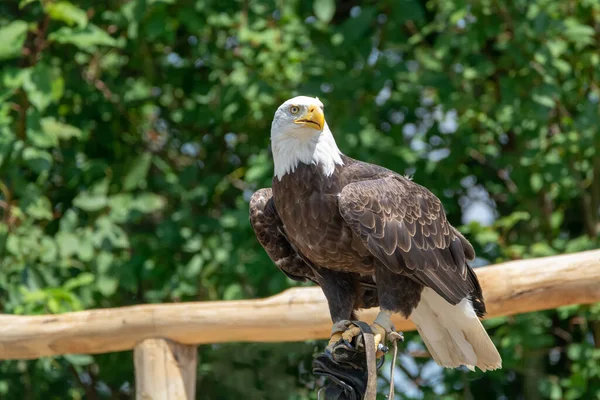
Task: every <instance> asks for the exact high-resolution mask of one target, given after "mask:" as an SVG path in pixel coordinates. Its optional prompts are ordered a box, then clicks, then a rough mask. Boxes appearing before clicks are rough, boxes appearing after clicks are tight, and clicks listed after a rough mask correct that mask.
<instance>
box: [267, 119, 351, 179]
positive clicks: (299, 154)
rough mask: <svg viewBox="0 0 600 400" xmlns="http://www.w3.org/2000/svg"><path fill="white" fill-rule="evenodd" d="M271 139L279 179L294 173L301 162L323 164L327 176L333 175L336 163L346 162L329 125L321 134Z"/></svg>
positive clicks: (283, 136) (322, 168)
mask: <svg viewBox="0 0 600 400" xmlns="http://www.w3.org/2000/svg"><path fill="white" fill-rule="evenodd" d="M271 140H272V142H271V147H272V149H273V162H274V164H275V176H276V177H277V178H279V180H281V178H283V176H284V175H286V174H290V173H293V172H294V171H295V170H296V168H297V167H298V165H299V164H300V163H303V164H308V165H311V164H313V165H319V166H321V171H322V172H323V174H324V175H325V176H331V175H332V174H333V172H334V171H335V166H336V165H343V164H344V162H343V161H342V153H341V151H340V149H339V148H338V147H337V144H336V143H335V139H334V138H333V134H332V133H331V131H330V130H329V127H328V126H327V125H326V126H325V129H323V132H321V134H319V135H315V136H311V137H303V136H301V135H281V136H278V137H272V139H271Z"/></svg>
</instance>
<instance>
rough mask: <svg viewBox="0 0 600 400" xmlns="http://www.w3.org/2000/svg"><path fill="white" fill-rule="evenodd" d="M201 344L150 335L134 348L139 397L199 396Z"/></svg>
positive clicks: (185, 399) (174, 399) (182, 399)
mask: <svg viewBox="0 0 600 400" xmlns="http://www.w3.org/2000/svg"><path fill="white" fill-rule="evenodd" d="M197 355H198V351H197V346H194V345H183V344H181V343H177V342H174V341H172V340H169V339H146V340H144V341H142V342H140V343H138V344H137V345H136V346H135V348H134V350H133V358H134V364H135V391H136V400H193V399H195V398H196V365H197V362H198V359H197Z"/></svg>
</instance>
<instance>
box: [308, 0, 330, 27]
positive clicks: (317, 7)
mask: <svg viewBox="0 0 600 400" xmlns="http://www.w3.org/2000/svg"><path fill="white" fill-rule="evenodd" d="M313 11H314V13H315V16H316V17H317V18H318V19H319V20H321V21H323V22H325V23H329V22H330V21H331V19H332V18H333V16H334V15H335V0H315V2H314V3H313Z"/></svg>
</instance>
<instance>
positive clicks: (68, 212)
mask: <svg viewBox="0 0 600 400" xmlns="http://www.w3.org/2000/svg"><path fill="white" fill-rule="evenodd" d="M599 24H600V3H598V2H597V1H595V0H582V1H575V0H537V1H531V0H515V1H504V0H501V1H489V0H482V1H478V2H465V1H449V0H429V1H425V0H421V1H418V0H406V1H403V2H401V5H400V3H398V2H394V1H391V0H379V1H368V2H353V1H350V2H342V1H334V0H327V1H325V0H324V1H319V2H317V1H314V2H312V3H311V2H308V3H306V2H300V1H297V0H293V1H289V2H273V1H266V2H236V1H225V2H215V1H201V0H198V1H194V0H189V1H178V2H176V1H164V0H163V1H160V0H132V1H128V2H115V1H109V2H107V3H101V2H92V1H89V0H84V1H78V2H75V1H72V2H69V1H63V0H58V1H55V0H44V1H39V0H22V1H16V0H10V1H3V2H0V61H1V64H0V310H1V311H2V312H4V313H14V314H47V313H61V312H66V311H74V310H82V309H90V308H98V307H117V306H124V305H129V304H138V303H150V302H172V301H190V300H218V299H239V298H255V297H264V296H268V295H271V294H274V293H278V292H280V291H281V290H283V289H285V288H287V287H289V286H290V285H292V284H294V283H293V282H290V281H289V280H287V279H286V278H285V276H284V275H283V274H281V273H278V272H277V271H276V268H275V266H274V265H272V263H271V262H270V260H269V259H268V257H267V256H266V254H265V253H264V251H263V250H262V249H261V248H260V246H259V244H258V242H257V241H256V239H255V237H254V235H253V233H252V231H251V228H250V226H249V223H248V211H247V207H248V203H247V202H248V199H249V196H250V194H251V193H252V192H253V191H254V190H256V189H257V188H260V187H264V186H270V179H271V176H272V168H273V165H272V161H271V157H270V155H269V151H268V144H269V129H270V122H271V117H272V115H273V112H274V110H275V108H276V107H277V106H278V105H279V104H280V103H281V102H282V101H284V100H285V99H287V98H289V97H291V96H292V95H296V94H308V95H315V96H319V97H320V98H321V99H322V100H323V102H324V103H325V105H326V115H327V119H328V122H329V125H330V126H331V127H332V129H333V131H334V133H335V135H336V138H337V140H338V143H339V145H340V147H341V148H342V150H343V151H344V152H345V153H346V154H348V155H350V156H353V157H356V158H359V159H362V160H365V161H371V162H376V163H378V164H382V165H384V166H387V167H389V168H392V169H394V170H396V171H399V172H406V173H410V174H413V175H414V179H415V180H416V181H417V182H419V183H420V184H423V185H425V186H427V187H428V188H430V189H431V190H432V191H433V192H434V193H435V194H437V195H438V196H439V197H440V198H441V199H442V201H443V202H444V206H445V208H446V210H447V212H448V215H449V218H450V219H451V221H452V222H453V223H454V224H455V225H457V226H460V225H461V224H463V223H464V226H463V228H462V229H463V231H464V232H465V234H466V235H467V236H468V237H469V238H470V239H471V240H472V241H473V243H474V245H475V247H476V250H477V252H478V255H479V256H480V259H479V260H478V262H479V264H486V263H494V262H500V261H504V260H510V259H521V258H529V257H538V256H546V255H553V254H560V253H568V252H575V251H582V250H586V249H592V248H597V247H598V245H599V226H600V216H599V214H598V210H599V208H600V161H599V160H600V157H599V155H598V153H599V151H600V133H599V132H598V127H599V126H600V112H599V111H600V110H599V100H600V89H599V88H600V83H599V82H600V68H599V64H600V43H599V42H598V38H599V36H598V26H599ZM475 206H479V207H480V209H481V207H484V209H486V210H488V211H487V214H490V218H489V220H488V221H487V222H485V220H484V219H482V218H475V220H474V219H473V218H472V215H473V210H474V209H475V208H474V207H475ZM482 214H486V212H479V217H481V215H482ZM598 320H600V308H599V307H598V306H597V305H595V306H586V307H579V306H569V307H563V308H560V309H558V310H551V311H545V312H539V313H532V314H527V315H519V316H515V317H507V318H496V319H493V320H489V321H487V322H486V324H487V326H488V328H489V331H490V332H491V333H492V334H493V338H494V341H495V342H496V343H497V345H498V346H499V349H500V351H501V353H502V356H503V358H504V369H503V370H501V371H495V372H492V373H487V374H481V373H467V372H465V371H462V370H456V371H444V372H443V375H442V372H440V371H439V370H438V369H435V368H434V367H432V366H431V363H430V362H427V359H421V358H415V361H414V362H413V361H410V360H408V361H407V360H404V361H402V371H400V372H399V374H400V376H402V377H403V378H404V379H401V380H400V382H401V385H402V387H400V388H399V392H400V394H399V395H398V396H399V397H400V398H409V397H415V396H416V397H420V396H424V398H444V399H461V398H467V399H470V398H508V399H517V398H527V399H563V398H564V399H593V398H599V397H600V353H599V352H598V345H599V341H600V323H599V322H598ZM406 336H407V338H408V339H409V342H410V344H409V345H408V347H409V348H411V349H412V348H418V346H419V343H420V342H419V339H418V337H417V335H415V334H407V335H406ZM322 347H323V343H322V342H320V341H319V342H316V343H312V342H311V343H304V344H277V345H275V344H251V345H248V344H228V345H219V346H203V347H202V348H201V349H200V359H201V362H200V365H199V371H198V373H199V375H198V376H199V381H198V393H200V394H203V395H202V398H211V399H212V398H214V399H221V398H247V399H281V398H286V399H298V400H299V399H309V398H312V399H314V398H316V394H315V390H314V387H315V386H314V385H315V382H314V380H313V378H312V376H311V375H310V373H309V371H310V361H311V356H312V352H313V351H315V349H318V348H322ZM411 351H412V350H411ZM408 353H410V351H409V352H408ZM132 368H133V367H132V362H131V354H130V353H127V352H125V353H115V354H105V355H98V356H93V357H92V356H85V355H69V356H64V357H53V358H44V359H40V360H35V361H19V362H2V363H0V398H11V399H12V398H27V399H33V398H40V399H81V398H115V399H116V398H132V396H133V394H132V392H133V389H132V388H133V386H132V385H133V371H132ZM415 382H418V383H419V385H420V387H419V388H418V389H417V387H416V386H415Z"/></svg>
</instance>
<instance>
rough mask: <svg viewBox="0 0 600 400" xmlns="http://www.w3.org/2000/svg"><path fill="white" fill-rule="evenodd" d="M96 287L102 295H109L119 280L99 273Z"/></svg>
mask: <svg viewBox="0 0 600 400" xmlns="http://www.w3.org/2000/svg"><path fill="white" fill-rule="evenodd" d="M96 287H97V288H98V291H99V292H100V293H101V294H102V295H103V296H111V295H113V294H114V293H115V292H116V291H117V288H118V287H119V280H118V279H117V278H115V277H112V276H109V275H100V276H99V277H98V279H97V280H96Z"/></svg>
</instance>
